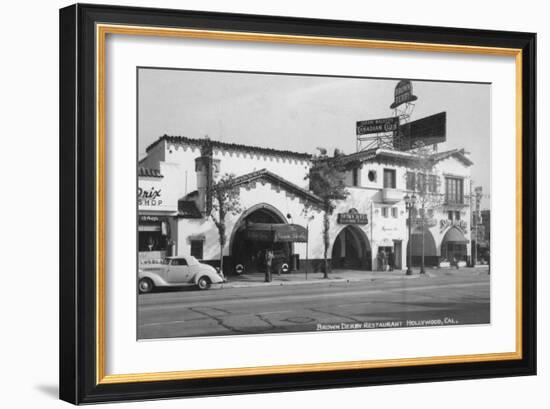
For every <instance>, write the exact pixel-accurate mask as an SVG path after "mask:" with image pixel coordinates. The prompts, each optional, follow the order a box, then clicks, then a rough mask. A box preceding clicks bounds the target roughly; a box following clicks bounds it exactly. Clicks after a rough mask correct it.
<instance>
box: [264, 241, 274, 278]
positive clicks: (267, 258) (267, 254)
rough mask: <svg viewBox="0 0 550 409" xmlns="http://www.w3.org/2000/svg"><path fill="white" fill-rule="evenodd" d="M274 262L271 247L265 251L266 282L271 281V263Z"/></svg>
mask: <svg viewBox="0 0 550 409" xmlns="http://www.w3.org/2000/svg"><path fill="white" fill-rule="evenodd" d="M272 264H273V251H271V249H268V250H266V252H265V282H266V283H270V282H271V265H272Z"/></svg>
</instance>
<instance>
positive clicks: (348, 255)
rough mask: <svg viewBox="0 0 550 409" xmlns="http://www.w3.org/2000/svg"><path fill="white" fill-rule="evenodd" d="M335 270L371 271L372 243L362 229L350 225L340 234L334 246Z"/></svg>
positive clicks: (332, 263) (332, 259)
mask: <svg viewBox="0 0 550 409" xmlns="http://www.w3.org/2000/svg"><path fill="white" fill-rule="evenodd" d="M331 265H332V268H333V269H338V268H342V269H355V270H370V269H371V248H370V243H369V240H368V238H367V236H366V235H365V233H364V232H363V230H361V229H360V228H358V227H357V226H353V225H349V226H346V227H345V228H344V229H342V230H341V231H340V233H338V236H336V238H335V239H334V244H333V246H332V255H331Z"/></svg>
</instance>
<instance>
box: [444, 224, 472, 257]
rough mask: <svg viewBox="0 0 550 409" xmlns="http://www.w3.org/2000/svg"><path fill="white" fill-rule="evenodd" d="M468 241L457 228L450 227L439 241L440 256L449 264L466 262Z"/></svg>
mask: <svg viewBox="0 0 550 409" xmlns="http://www.w3.org/2000/svg"><path fill="white" fill-rule="evenodd" d="M467 245H468V240H467V239H466V237H465V236H464V233H463V232H462V231H461V230H460V229H458V228H457V227H451V228H450V229H449V230H448V231H447V233H445V236H443V240H442V241H441V256H442V257H445V258H446V259H447V260H448V261H450V262H451V263H453V262H455V261H468V250H467Z"/></svg>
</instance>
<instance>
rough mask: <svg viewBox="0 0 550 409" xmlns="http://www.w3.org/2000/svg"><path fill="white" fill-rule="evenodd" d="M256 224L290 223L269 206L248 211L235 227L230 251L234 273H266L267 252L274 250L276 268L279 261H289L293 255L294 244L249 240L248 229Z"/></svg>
mask: <svg viewBox="0 0 550 409" xmlns="http://www.w3.org/2000/svg"><path fill="white" fill-rule="evenodd" d="M254 223H272V224H280V223H284V224H286V223H288V221H287V220H286V218H285V217H284V216H283V215H282V213H281V212H279V211H278V210H277V209H275V208H274V207H273V206H271V205H268V204H259V205H256V206H254V207H252V208H250V209H248V210H247V212H246V213H245V214H243V216H242V217H241V219H240V220H239V221H238V223H237V224H236V225H235V228H234V230H233V235H232V237H231V242H230V249H231V260H232V263H233V272H237V271H236V269H238V270H239V271H238V273H242V272H246V273H258V272H265V251H266V250H267V249H271V250H273V253H274V268H277V266H276V263H277V260H288V259H289V257H290V254H292V243H289V242H275V243H272V242H268V241H261V240H252V239H249V238H247V234H246V227H247V225H250V224H254Z"/></svg>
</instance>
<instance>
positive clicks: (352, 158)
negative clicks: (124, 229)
mask: <svg viewBox="0 0 550 409" xmlns="http://www.w3.org/2000/svg"><path fill="white" fill-rule="evenodd" d="M451 156H454V157H456V158H457V159H458V160H460V161H461V162H462V163H464V164H465V165H466V166H471V165H473V164H474V163H473V162H472V161H471V160H470V159H469V158H468V157H467V156H466V155H465V154H464V150H463V149H451V150H449V151H445V152H437V153H434V154H432V155H430V159H431V160H432V161H434V162H439V161H441V160H443V159H447V158H449V157H451ZM377 157H379V158H383V157H388V158H396V159H401V160H404V161H409V162H415V161H417V160H419V159H420V156H419V155H417V154H415V153H414V152H409V151H399V150H393V149H380V148H373V149H367V150H364V151H361V152H355V153H352V154H349V155H346V156H344V157H342V158H340V159H341V161H342V162H343V163H344V164H348V163H351V162H367V161H370V160H373V159H376V158H377ZM329 159H331V158H329Z"/></svg>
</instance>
